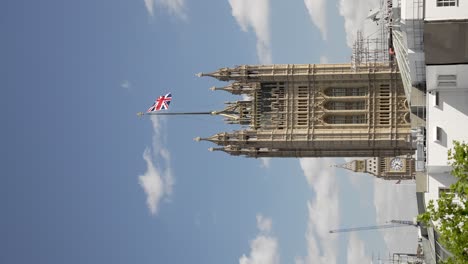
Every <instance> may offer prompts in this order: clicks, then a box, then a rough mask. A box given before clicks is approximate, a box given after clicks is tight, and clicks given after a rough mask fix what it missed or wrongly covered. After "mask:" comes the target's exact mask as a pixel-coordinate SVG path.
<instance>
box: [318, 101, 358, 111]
mask: <svg viewBox="0 0 468 264" xmlns="http://www.w3.org/2000/svg"><path fill="white" fill-rule="evenodd" d="M325 108H326V109H328V110H363V109H366V103H365V101H364V100H361V101H351V102H342V101H329V102H327V103H326V104H325Z"/></svg>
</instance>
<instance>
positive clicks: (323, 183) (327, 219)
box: [296, 158, 340, 264]
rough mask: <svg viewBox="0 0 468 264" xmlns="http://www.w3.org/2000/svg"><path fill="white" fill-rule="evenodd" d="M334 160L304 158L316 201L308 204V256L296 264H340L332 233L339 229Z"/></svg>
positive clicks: (307, 177)
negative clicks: (333, 229) (332, 230)
mask: <svg viewBox="0 0 468 264" xmlns="http://www.w3.org/2000/svg"><path fill="white" fill-rule="evenodd" d="M335 163H336V162H335V161H334V160H333V159H329V158H322V159H300V165H301V168H302V170H303V171H304V175H305V177H306V179H307V182H308V184H309V185H310V186H311V187H312V189H313V190H314V192H315V195H316V197H315V199H314V201H309V202H307V208H308V211H309V220H308V224H307V232H306V241H307V256H306V257H303V258H301V257H298V258H296V263H318V264H320V263H324V264H325V263H326V264H333V263H336V255H337V252H338V243H337V238H336V236H330V234H329V230H330V229H332V228H333V227H336V226H339V220H338V219H339V217H340V213H339V201H338V193H339V191H338V190H337V189H336V186H338V184H337V181H336V177H335V175H334V174H335V172H334V169H333V168H331V167H330V165H332V164H335Z"/></svg>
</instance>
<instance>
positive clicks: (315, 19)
mask: <svg viewBox="0 0 468 264" xmlns="http://www.w3.org/2000/svg"><path fill="white" fill-rule="evenodd" d="M304 4H305V6H306V7H307V11H308V12H309V16H310V19H311V20H312V23H314V25H315V26H316V27H317V28H318V29H319V30H320V33H321V34H322V39H323V40H327V1H325V0H304Z"/></svg>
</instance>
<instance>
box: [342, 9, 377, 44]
mask: <svg viewBox="0 0 468 264" xmlns="http://www.w3.org/2000/svg"><path fill="white" fill-rule="evenodd" d="M378 6H379V2H378V1H376V0H340V3H339V12H340V15H341V16H343V18H344V21H345V24H344V27H345V32H346V44H347V45H348V46H349V47H350V48H351V47H352V46H353V42H354V40H355V38H356V31H357V30H362V31H363V33H364V37H366V36H368V35H369V34H372V33H373V32H375V31H376V30H377V26H376V25H375V23H373V22H371V21H369V20H366V17H367V16H368V15H369V11H370V9H372V8H375V7H378Z"/></svg>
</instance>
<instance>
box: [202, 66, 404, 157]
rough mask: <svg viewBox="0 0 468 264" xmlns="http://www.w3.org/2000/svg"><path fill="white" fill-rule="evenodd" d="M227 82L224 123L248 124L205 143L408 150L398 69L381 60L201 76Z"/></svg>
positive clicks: (296, 152)
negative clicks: (232, 99) (237, 97)
mask: <svg viewBox="0 0 468 264" xmlns="http://www.w3.org/2000/svg"><path fill="white" fill-rule="evenodd" d="M199 76H211V77H213V78H216V79H218V80H220V81H232V82H231V83H230V84H229V85H227V86H226V87H220V88H216V87H214V88H213V90H224V91H227V92H230V93H232V94H236V95H245V96H244V97H245V98H249V99H247V100H242V101H236V102H229V103H226V104H227V106H226V108H225V109H224V110H222V111H218V112H213V114H218V115H222V116H224V117H225V118H226V121H227V123H231V124H240V125H244V126H248V129H245V130H238V131H233V132H222V133H218V134H215V135H213V136H211V137H208V138H198V140H207V141H211V142H213V143H215V144H217V145H219V147H216V148H212V150H220V151H224V152H227V153H229V154H231V155H243V156H247V157H395V156H399V155H407V154H411V153H412V152H413V151H412V144H411V136H410V120H409V110H408V104H407V102H406V97H405V94H404V90H403V85H402V81H401V78H400V74H399V73H398V72H397V71H396V69H395V68H393V67H391V66H389V65H385V64H375V65H373V66H369V67H366V68H364V67H361V68H359V69H358V70H353V69H352V68H351V65H350V64H281V65H243V66H238V67H235V68H222V69H219V70H218V71H216V72H213V73H201V74H199Z"/></svg>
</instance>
